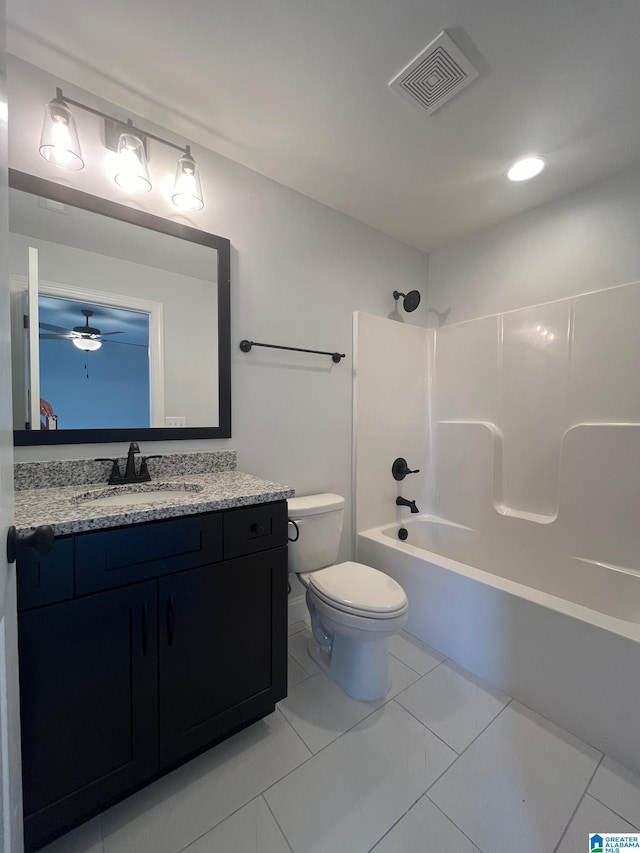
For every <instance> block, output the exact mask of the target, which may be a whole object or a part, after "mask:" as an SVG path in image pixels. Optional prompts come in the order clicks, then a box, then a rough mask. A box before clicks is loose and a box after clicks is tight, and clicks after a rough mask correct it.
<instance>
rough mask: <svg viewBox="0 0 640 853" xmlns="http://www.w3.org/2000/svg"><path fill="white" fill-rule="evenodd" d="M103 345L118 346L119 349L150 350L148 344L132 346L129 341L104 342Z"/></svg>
mask: <svg viewBox="0 0 640 853" xmlns="http://www.w3.org/2000/svg"><path fill="white" fill-rule="evenodd" d="M102 343H103V344H118V346H119V347H143V348H144V349H148V346H147V344H132V343H129V341H103V342H102Z"/></svg>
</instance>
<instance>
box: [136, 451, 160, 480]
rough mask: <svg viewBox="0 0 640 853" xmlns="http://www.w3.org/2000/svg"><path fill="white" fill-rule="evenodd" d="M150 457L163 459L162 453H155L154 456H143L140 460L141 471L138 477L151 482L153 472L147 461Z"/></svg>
mask: <svg viewBox="0 0 640 853" xmlns="http://www.w3.org/2000/svg"><path fill="white" fill-rule="evenodd" d="M149 459H162V454H161V453H154V454H153V455H152V456H143V457H142V459H141V460H140V473H139V474H138V479H139V480H144V481H145V482H149V480H150V479H151V474H150V473H149V467H148V465H147V461H148V460H149Z"/></svg>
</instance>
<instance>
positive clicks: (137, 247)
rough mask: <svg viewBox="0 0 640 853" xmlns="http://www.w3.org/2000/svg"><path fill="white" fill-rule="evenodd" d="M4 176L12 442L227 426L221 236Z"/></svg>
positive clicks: (225, 264) (103, 438)
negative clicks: (11, 373)
mask: <svg viewBox="0 0 640 853" xmlns="http://www.w3.org/2000/svg"><path fill="white" fill-rule="evenodd" d="M9 186H10V191H9V232H10V233H9V252H8V254H9V264H8V266H9V276H10V286H11V305H12V309H11V310H12V318H11V329H12V371H13V404H14V406H13V411H14V429H15V432H14V436H15V444H18V445H36V444H74V443H84V442H108V441H123V440H124V441H129V440H133V439H135V440H151V441H152V440H161V439H181V438H182V439H185V438H229V437H230V436H231V376H230V361H231V358H230V328H229V324H230V317H229V301H230V300H229V284H230V282H229V277H230V276H229V273H230V269H229V267H230V243H229V240H227V239H226V238H224V237H218V236H217V235H215V234H209V233H207V232H204V231H199V230H197V229H195V228H191V227H189V226H186V225H182V224H180V223H176V222H173V221H171V220H167V219H162V218H161V217H158V216H153V215H151V214H148V213H145V212H142V211H139V210H136V209H134V208H130V207H126V206H124V205H121V204H117V203H116V202H111V201H107V200H106V199H102V198H97V197H95V196H91V195H88V194H86V193H82V192H79V191H77V190H73V189H70V188H69V187H65V186H62V185H60V184H56V183H52V182H50V181H45V180H42V179H40V178H36V177H34V176H32V175H26V174H24V173H22V172H16V171H14V170H10V171H9ZM34 424H35V427H34V426H33V425H34Z"/></svg>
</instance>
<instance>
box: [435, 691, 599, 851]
mask: <svg viewBox="0 0 640 853" xmlns="http://www.w3.org/2000/svg"><path fill="white" fill-rule="evenodd" d="M599 759H600V753H599V752H597V751H596V750H595V749H592V748H591V747H589V746H587V745H586V744H584V743H582V742H581V741H579V740H578V739H577V738H575V737H573V736H572V735H570V734H569V733H568V732H565V731H563V730H562V729H560V728H558V727H557V726H554V725H552V724H551V723H549V722H548V721H547V720H544V719H543V718H542V717H540V716H538V715H537V714H534V713H533V712H532V711H529V710H528V709H527V708H524V707H523V706H522V705H520V704H518V703H515V702H512V703H511V705H509V707H508V708H505V710H504V711H503V712H502V713H501V714H500V715H499V716H498V717H497V719H495V720H494V721H493V722H492V723H491V724H490V725H489V727H488V728H487V729H486V730H485V731H484V732H483V733H482V734H481V735H480V736H479V737H478V739H477V740H475V741H474V742H473V743H472V744H471V746H469V748H468V749H467V750H466V751H465V752H464V753H463V755H461V756H460V758H459V759H458V760H457V761H456V762H455V764H454V765H453V767H451V768H450V769H449V770H448V771H447V772H446V773H445V774H444V776H443V777H442V778H441V779H439V780H438V782H436V784H435V785H434V786H433V788H431V789H430V791H429V797H430V798H431V799H432V800H433V801H434V802H435V803H436V805H437V806H439V808H440V809H442V811H443V812H444V813H445V814H446V815H447V816H448V817H449V818H451V820H452V821H453V822H454V823H455V824H456V826H458V827H460V829H461V830H462V831H463V832H464V833H465V835H467V836H468V837H469V838H470V839H471V840H472V841H473V842H474V843H475V844H476V845H477V846H478V847H480V849H481V850H487V851H488V850H490V851H491V853H514V850H517V851H518V853H540V851H545V853H546V851H551V850H553V849H554V847H555V845H556V844H557V843H558V841H559V840H560V836H561V835H562V833H563V831H564V829H565V827H566V825H567V821H568V819H569V816H570V815H571V813H572V811H573V809H574V808H575V807H576V805H577V803H578V802H579V800H580V798H581V797H582V795H583V793H584V791H585V789H586V786H587V784H588V783H589V780H590V778H591V774H592V773H593V772H594V770H595V768H596V766H597V764H598V760H599Z"/></svg>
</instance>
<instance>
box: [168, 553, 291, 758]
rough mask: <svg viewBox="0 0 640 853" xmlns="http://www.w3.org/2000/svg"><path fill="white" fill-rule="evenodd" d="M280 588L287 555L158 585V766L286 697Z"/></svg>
mask: <svg viewBox="0 0 640 853" xmlns="http://www.w3.org/2000/svg"><path fill="white" fill-rule="evenodd" d="M286 584H287V549H286V548H276V549H273V550H271V551H266V552H264V553H261V554H252V555H250V556H245V557H242V558H239V559H237V560H228V561H225V562H223V563H217V564H216V565H211V566H203V567H201V568H199V569H193V570H191V571H186V572H181V573H180V574H176V575H171V576H169V577H164V578H161V579H160V581H159V585H160V605H159V614H160V615H159V619H160V626H159V646H160V667H159V673H160V693H159V696H160V764H161V766H168V765H171V764H174V763H176V762H178V761H180V760H181V759H183V758H184V757H185V756H187V755H189V754H191V753H194V752H196V751H198V750H200V749H202V748H203V747H205V746H207V745H209V744H211V743H213V742H214V741H215V740H217V739H218V740H219V739H220V738H222V737H223V736H225V735H227V734H231V732H232V731H233V730H234V729H237V728H239V727H241V726H242V725H243V724H245V723H247V722H249V721H250V720H254V719H257V718H258V717H260V716H264V715H265V714H266V713H269V711H271V710H273V706H274V705H275V702H276V701H278V699H281V698H282V697H283V696H284V695H286V605H287V589H286Z"/></svg>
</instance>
